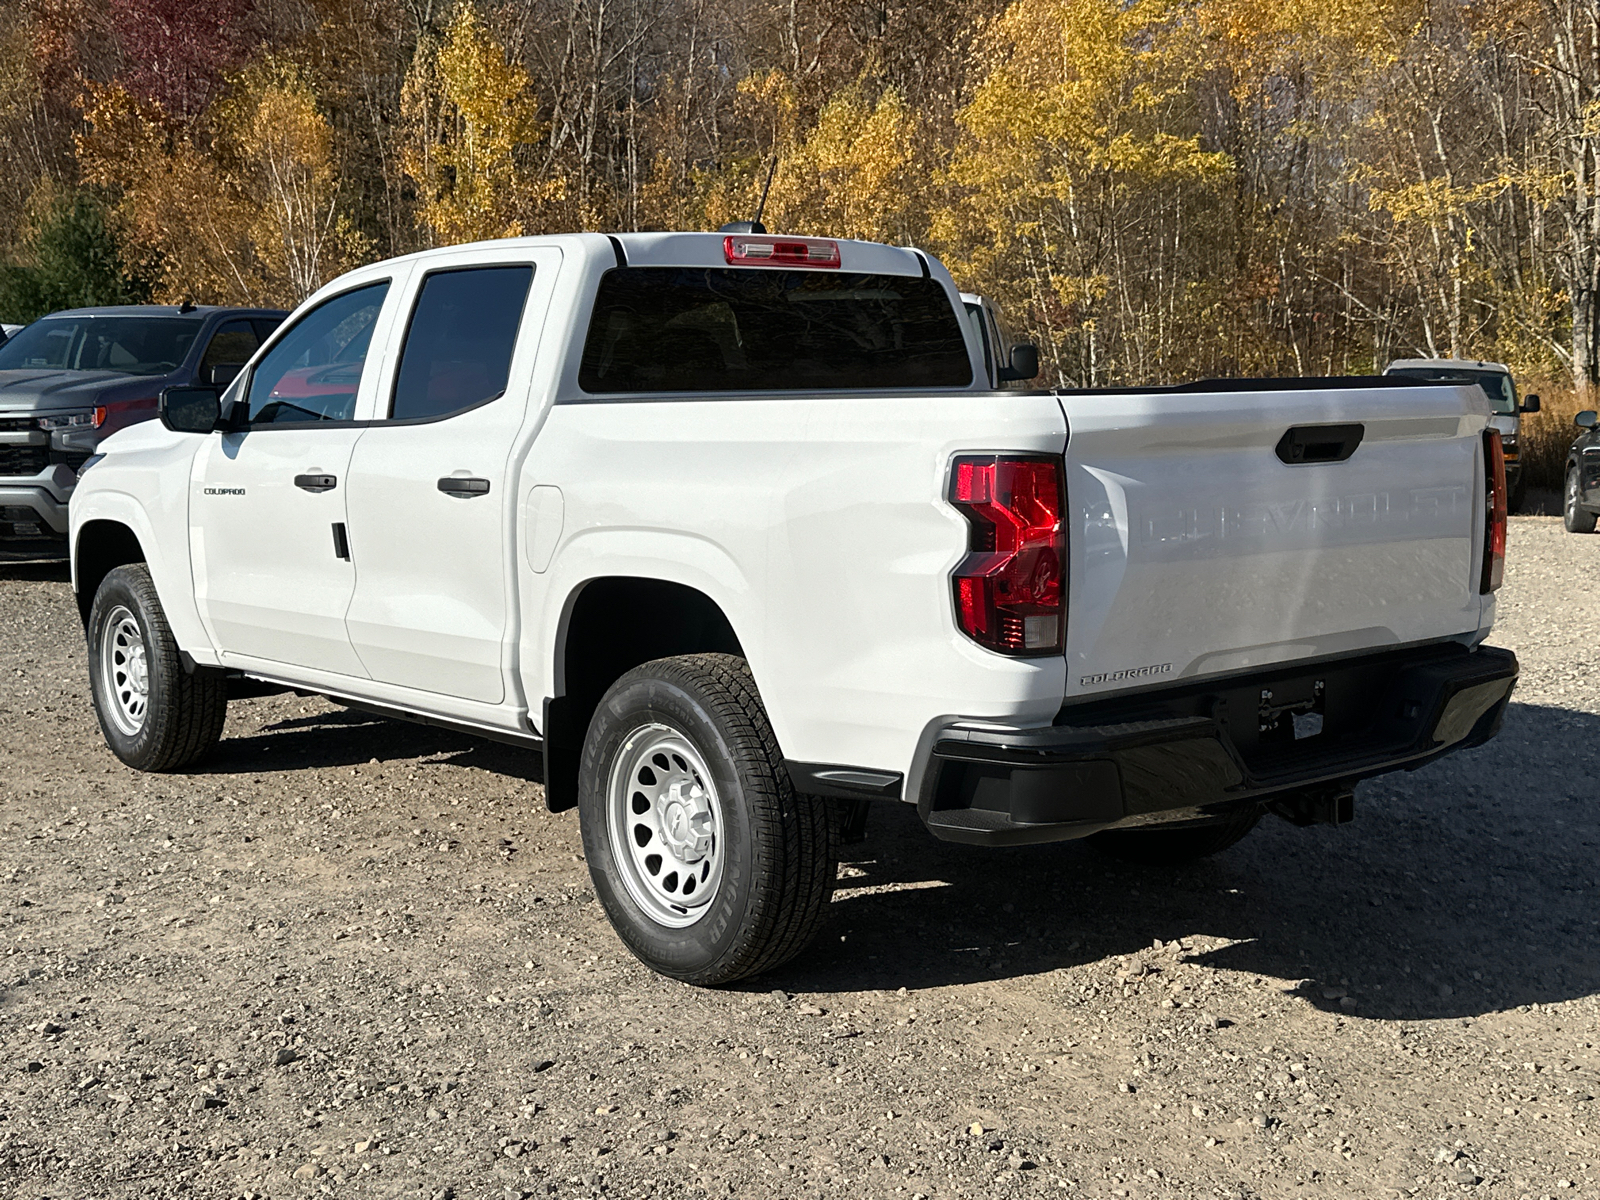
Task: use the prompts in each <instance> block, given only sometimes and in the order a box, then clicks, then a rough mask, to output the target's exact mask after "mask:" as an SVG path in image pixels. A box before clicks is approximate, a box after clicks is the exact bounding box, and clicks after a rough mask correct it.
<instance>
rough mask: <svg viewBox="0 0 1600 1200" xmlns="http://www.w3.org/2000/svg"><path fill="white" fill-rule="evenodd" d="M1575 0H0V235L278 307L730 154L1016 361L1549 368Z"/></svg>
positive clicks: (1578, 140)
mask: <svg viewBox="0 0 1600 1200" xmlns="http://www.w3.org/2000/svg"><path fill="white" fill-rule="evenodd" d="M1597 24H1600V13H1597V0H1477V2H1475V3H1473V4H1471V5H1468V4H1466V3H1464V2H1463V0H1338V2H1337V3H1328V2H1327V0H1012V2H1010V3H1007V2H1005V0H923V2H920V3H911V2H910V0H888V2H886V3H883V4H879V5H873V6H867V5H861V4H858V3H855V2H854V0H782V2H780V3H778V4H753V3H750V0H207V3H205V4H203V5H199V4H194V3H191V2H190V0H14V3H12V4H11V5H8V6H5V7H3V8H0V147H3V152H4V161H5V162H6V164H7V166H8V170H7V171H5V172H0V261H7V262H9V263H11V264H12V268H13V270H12V272H11V274H9V275H7V276H5V278H7V279H10V280H13V281H17V280H23V279H32V280H34V281H36V282H37V281H39V280H42V279H44V278H45V277H46V276H47V275H50V274H51V273H53V272H60V271H64V270H67V268H66V267H65V266H64V265H63V262H64V260H63V258H62V253H63V251H62V247H65V246H69V245H77V244H79V243H80V242H81V243H82V245H83V246H84V247H88V246H89V244H90V242H94V240H95V239H99V241H98V243H96V244H98V245H100V246H101V247H102V250H104V249H105V248H106V247H109V248H110V251H109V253H104V252H102V250H93V251H91V250H90V249H87V248H85V249H84V250H83V253H85V254H89V255H91V257H92V258H93V260H94V263H95V264H98V265H96V266H94V268H93V270H94V271H100V272H102V274H103V272H104V270H105V268H106V264H107V263H115V264H116V266H115V273H116V278H117V279H118V280H121V281H122V283H123V284H125V285H126V288H127V291H126V294H128V295H136V294H144V293H145V292H148V293H149V294H151V295H153V296H154V297H156V298H158V299H172V300H175V299H195V300H217V301H229V302H240V303H244V302H249V303H276V304H292V303H294V302H295V301H297V300H298V299H300V298H301V297H303V296H305V295H306V294H307V293H308V292H310V291H311V290H314V289H315V288H316V287H318V286H320V284H321V283H323V282H325V281H326V280H328V279H330V278H332V277H333V276H334V275H336V274H337V273H339V272H340V271H342V270H344V269H345V268H346V267H348V266H350V265H352V264H353V263H356V262H359V261H365V260H367V259H370V258H372V257H375V256H381V255H388V254H396V253H404V252H407V251H410V250H415V249H419V248H422V247H425V246H428V245H433V244H439V243H446V242H456V241H462V240H469V239H475V238H484V237H500V236H506V235H512V234H516V233H533V232H540V231H545V230H553V229H580V228H588V229H613V228H615V229H632V228H677V227H687V228H707V227H714V226H715V225H717V224H720V223H722V222H723V221H726V220H729V219H734V218H739V217H748V216H750V215H751V213H752V211H753V207H754V204H755V202H756V197H757V196H758V195H759V193H760V191H761V188H762V185H763V183H764V181H765V180H766V178H767V177H768V174H769V172H770V174H771V179H772V184H771V192H770V197H769V199H768V204H767V214H766V215H767V221H768V224H769V225H772V226H773V227H778V228H784V229H788V230H792V231H794V232H802V233H822V234H833V235H838V236H852V237H865V238H875V239H885V240H890V241H896V242H908V243H915V244H919V245H923V246H927V247H929V248H930V249H932V250H934V251H935V252H937V253H939V254H940V255H941V256H942V257H943V258H944V259H945V260H946V261H947V262H948V263H949V264H950V265H951V266H952V269H953V270H955V272H956V274H957V277H958V278H959V279H960V280H961V282H962V283H963V285H964V286H967V287H970V288H973V289H977V290H983V291H985V292H988V293H990V294H992V295H994V296H995V297H996V298H997V299H998V300H999V301H1000V303H1001V304H1002V306H1003V308H1004V309H1005V311H1006V312H1007V313H1008V314H1009V316H1010V319H1011V321H1012V323H1013V325H1014V326H1016V327H1017V329H1018V331H1019V332H1026V333H1027V334H1028V335H1029V336H1031V337H1032V338H1034V339H1035V340H1037V341H1038V342H1039V344H1040V346H1041V347H1042V350H1043V357H1044V360H1045V363H1046V367H1047V371H1048V373H1049V374H1050V376H1051V377H1052V378H1053V379H1054V380H1056V381H1060V382H1066V383H1079V384H1106V383H1116V382H1128V381H1141V380H1147V381H1161V380H1170V379H1175V378H1181V377H1185V376H1195V375H1205V374H1222V373H1258V374H1259V373H1281V374H1293V373H1341V372H1347V371H1364V370H1372V369H1374V368H1379V367H1381V366H1382V365H1383V364H1384V363H1385V362H1386V361H1387V360H1388V359H1389V358H1391V357H1395V356H1398V355H1402V354H1405V355H1410V354H1418V353H1420V354H1441V355H1446V354H1460V355H1472V356H1482V357H1498V358H1502V359H1505V360H1507V361H1510V362H1512V363H1513V365H1514V366H1516V367H1517V368H1518V369H1519V370H1521V371H1524V372H1533V373H1540V374H1546V375H1554V374H1565V375H1567V376H1568V377H1569V378H1571V379H1572V380H1573V381H1574V383H1575V385H1577V386H1579V387H1583V388H1587V387H1591V386H1593V385H1594V384H1595V383H1596V382H1597V380H1600V153H1597V152H1600V132H1597V131H1600V33H1597ZM63 214H66V215H65V216H64V215H63ZM96 214H98V216H96ZM69 218H70V219H69ZM96 220H98V221H99V222H100V224H99V226H97V227H94V222H95V221H96ZM63 222H66V224H63ZM69 225H70V226H71V227H72V228H73V229H76V230H78V231H79V233H80V234H81V233H82V232H83V231H91V232H92V231H93V230H92V229H91V227H94V228H97V229H98V232H94V233H93V237H91V238H90V239H89V241H87V242H85V241H82V238H81V237H79V234H73V235H72V237H67V236H66V235H65V234H64V233H62V231H63V230H65V229H67V228H68V226H69ZM50 231H55V232H50ZM58 234H59V235H60V236H58ZM74 237H79V241H77V242H75V241H73V238H74ZM52 238H53V239H54V240H52ZM70 256H71V255H70V253H69V254H68V255H67V257H68V258H70ZM52 264H53V265H52ZM19 271H20V272H22V274H18V273H17V272H19ZM29 272H31V274H29ZM68 274H71V272H70V271H68ZM80 274H81V273H80ZM91 274H93V271H91ZM73 286H76V285H73ZM68 290H70V287H69V289H68ZM35 294H36V295H42V294H43V293H35ZM53 294H54V293H53ZM60 294H65V293H64V292H62V293H60ZM12 295H14V294H12ZM0 302H4V303H8V304H10V305H11V306H12V309H13V311H8V312H6V313H0V316H6V317H15V316H26V315H30V314H29V313H28V312H23V311H21V310H20V309H19V308H18V307H17V305H18V303H19V302H18V301H17V300H16V299H14V298H13V299H10V300H5V299H4V298H3V297H0ZM36 303H43V301H42V300H37V301H36Z"/></svg>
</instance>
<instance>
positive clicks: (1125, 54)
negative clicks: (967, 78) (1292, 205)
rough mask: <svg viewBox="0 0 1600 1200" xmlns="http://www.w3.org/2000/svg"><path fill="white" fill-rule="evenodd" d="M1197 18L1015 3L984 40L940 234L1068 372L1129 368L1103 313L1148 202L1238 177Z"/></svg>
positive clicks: (955, 259)
mask: <svg viewBox="0 0 1600 1200" xmlns="http://www.w3.org/2000/svg"><path fill="white" fill-rule="evenodd" d="M1188 12H1189V9H1188V6H1186V5H1180V4H1177V3H1174V2H1171V0H1131V2H1126V3H1124V2H1119V0H1017V2H1016V3H1013V4H1012V5H1011V7H1010V8H1008V9H1006V11H1005V12H1004V13H1002V14H1001V15H1000V16H999V17H998V18H997V19H996V20H995V21H993V22H992V23H991V24H990V25H989V27H988V28H987V29H986V30H985V31H984V33H983V36H982V38H981V39H980V42H979V52H980V54H981V55H982V56H983V60H984V62H985V64H986V66H987V72H986V74H985V75H984V77H983V81H982V83H981V84H980V85H979V86H978V88H977V90H976V92H975V93H974V95H973V98H972V101H971V103H970V104H968V105H967V106H966V108H965V109H963V110H962V111H961V113H960V114H959V117H958V120H959V122H960V125H961V127H962V130H963V133H964V135H965V136H964V138H963V139H962V141H961V143H960V144H959V145H958V146H957V147H956V149H955V152H954V154H953V155H952V157H951V161H950V166H949V169H948V171H947V172H946V179H947V182H948V183H949V184H950V185H951V187H952V190H953V197H952V199H951V200H950V201H949V202H948V203H946V204H945V205H943V206H942V207H941V208H940V209H939V210H938V211H937V212H936V213H935V214H934V217H933V222H932V228H931V233H932V237H933V239H934V241H935V243H936V244H937V245H939V246H940V247H941V248H942V249H943V251H944V252H945V255H946V258H947V261H949V262H951V264H952V269H953V270H955V271H956V273H957V277H958V278H965V279H968V280H970V281H972V284H973V285H976V286H978V287H981V288H983V289H985V290H987V291H989V292H991V293H992V294H994V295H996V296H997V297H998V298H1000V299H1001V301H1002V302H1003V303H1004V304H1006V305H1007V306H1008V307H1009V308H1010V309H1011V310H1012V311H1013V312H1014V313H1017V314H1018V315H1024V314H1029V313H1031V314H1032V317H1033V319H1032V321H1030V324H1032V325H1033V326H1034V328H1035V331H1036V334H1037V335H1040V336H1042V337H1043V338H1044V339H1045V340H1046V343H1047V344H1046V346H1045V349H1046V350H1047V351H1048V350H1050V349H1055V350H1056V351H1057V352H1058V354H1059V355H1061V356H1062V357H1065V358H1068V359H1071V360H1072V364H1073V368H1072V371H1071V372H1066V373H1069V374H1078V373H1079V372H1081V373H1082V374H1083V375H1085V376H1086V377H1087V378H1088V379H1095V378H1099V377H1101V376H1102V375H1104V374H1112V375H1115V374H1117V373H1118V372H1119V371H1120V370H1125V369H1126V366H1127V364H1117V363H1113V362H1108V361H1105V360H1104V359H1102V358H1101V357H1100V352H1099V346H1098V339H1097V336H1096V335H1097V332H1098V321H1097V317H1099V315H1100V311H1099V310H1100V308H1101V306H1102V302H1104V301H1105V300H1106V298H1107V296H1108V293H1109V292H1110V290H1111V288H1112V285H1113V283H1114V282H1115V274H1114V269H1113V265H1112V264H1113V257H1112V252H1113V250H1114V249H1115V247H1116V239H1117V238H1118V237H1119V236H1122V230H1123V228H1124V226H1125V225H1126V223H1127V222H1129V221H1130V220H1131V219H1132V214H1133V212H1134V211H1135V208H1136V207H1137V208H1138V209H1139V211H1141V212H1143V213H1145V214H1147V215H1148V214H1152V213H1156V212H1159V211H1160V210H1161V209H1162V208H1164V207H1170V206H1171V205H1172V204H1174V203H1176V202H1178V201H1179V200H1181V199H1183V198H1184V197H1185V196H1186V195H1187V194H1188V193H1189V192H1196V191H1198V192H1202V193H1203V191H1204V189H1205V188H1206V187H1207V186H1209V185H1211V184H1213V183H1214V182H1215V181H1217V180H1218V179H1219V178H1221V177H1222V176H1223V175H1224V174H1225V173H1226V172H1227V171H1228V169H1229V166H1230V160H1229V158H1228V157H1227V156H1226V155H1224V154H1221V153H1217V152H1214V151H1207V150H1204V149H1202V147H1201V144H1200V136H1199V132H1198V130H1197V129H1196V128H1195V124H1196V122H1195V119H1194V116H1193V113H1192V111H1191V107H1192V100H1191V86H1190V85H1191V84H1192V82H1193V79H1194V73H1195V71H1196V69H1197V65H1198V62H1199V59H1198V56H1197V55H1196V54H1195V52H1194V49H1193V45H1192V33H1193V30H1192V26H1191V25H1190V24H1188V23H1187V22H1186V20H1185V16H1186V14H1187V13H1188ZM1064 343H1072V345H1071V346H1068V345H1066V344H1064ZM1063 370H1064V371H1065V368H1063Z"/></svg>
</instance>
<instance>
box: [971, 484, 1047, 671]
mask: <svg viewBox="0 0 1600 1200" xmlns="http://www.w3.org/2000/svg"><path fill="white" fill-rule="evenodd" d="M950 502H951V503H952V504H954V505H955V506H956V507H957V508H958V509H960V510H961V514H962V515H963V516H964V517H966V519H967V523H968V525H969V526H970V530H971V532H970V535H969V538H968V549H969V550H970V551H971V553H969V554H968V555H967V557H966V558H964V559H962V561H961V563H960V565H959V566H957V567H956V570H955V575H954V580H953V582H954V585H955V603H956V623H957V624H958V625H960V627H961V632H963V633H965V634H966V635H967V636H968V637H970V638H971V639H972V640H973V641H975V642H977V643H978V644H979V645H980V646H986V647H988V648H989V649H990V650H998V651H1000V652H1001V653H1002V654H1059V653H1060V652H1061V649H1062V646H1063V644H1064V642H1065V638H1066V616H1067V607H1066V591H1067V589H1066V561H1067V544H1066V529H1065V526H1064V525H1063V524H1062V520H1061V514H1062V506H1063V498H1062V490H1061V462H1060V460H1059V459H1055V458H1043V457H1033V456H1026V457H1025V456H1011V455H983V456H964V457H961V458H958V459H956V460H955V463H954V470H953V471H952V473H951V478H950Z"/></svg>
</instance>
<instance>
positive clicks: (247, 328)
mask: <svg viewBox="0 0 1600 1200" xmlns="http://www.w3.org/2000/svg"><path fill="white" fill-rule="evenodd" d="M260 345H261V339H260V338H259V337H257V336H256V331H255V327H254V326H253V325H252V324H251V323H250V322H249V321H225V322H223V324H222V326H221V327H220V328H219V329H218V330H217V331H216V333H214V334H212V335H211V341H210V343H209V344H207V346H206V352H205V357H204V358H202V359H201V360H200V378H201V379H210V378H211V368H212V367H219V366H234V367H242V366H244V364H245V363H247V362H249V361H250V356H251V355H252V354H254V353H255V352H256V348H257V347H259V346H260Z"/></svg>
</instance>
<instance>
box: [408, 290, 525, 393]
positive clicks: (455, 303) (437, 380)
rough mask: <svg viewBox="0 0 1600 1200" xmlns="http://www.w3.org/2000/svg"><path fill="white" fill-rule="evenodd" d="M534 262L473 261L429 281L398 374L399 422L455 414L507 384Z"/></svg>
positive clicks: (415, 311)
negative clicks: (497, 264) (504, 264)
mask: <svg viewBox="0 0 1600 1200" xmlns="http://www.w3.org/2000/svg"><path fill="white" fill-rule="evenodd" d="M532 283H533V268H532V267H531V266H520V267H469V268H467V269H465V270H460V271H437V272H435V273H434V274H432V275H429V276H428V277H427V278H426V279H424V280H423V281H422V289H421V291H420V292H419V293H418V294H417V303H416V307H415V308H414V309H413V310H412V313H411V323H410V324H409V325H408V326H407V327H406V340H405V344H404V345H403V346H402V347H401V350H400V369H399V371H397V372H396V373H395V383H394V402H393V405H392V406H391V408H390V411H389V417H390V419H391V420H395V421H406V420H416V419H419V418H428V417H447V416H450V415H451V414H452V413H458V412H462V411H464V410H466V409H469V408H476V407H477V406H478V405H480V404H483V403H485V402H486V401H489V400H494V399H496V398H498V397H499V396H500V395H502V394H503V393H504V392H505V390H506V380H507V379H508V378H509V377H510V375H511V353H512V351H513V350H515V349H516V345H517V327H518V326H519V325H521V324H522V308H523V305H524V304H525V303H526V302H527V299H528V288H529V286H530V285H531V284H532Z"/></svg>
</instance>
